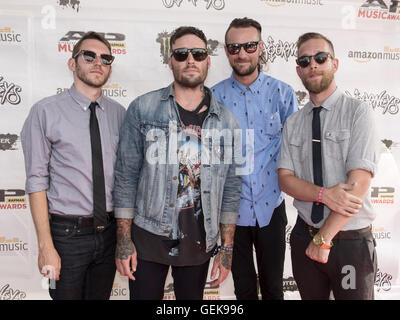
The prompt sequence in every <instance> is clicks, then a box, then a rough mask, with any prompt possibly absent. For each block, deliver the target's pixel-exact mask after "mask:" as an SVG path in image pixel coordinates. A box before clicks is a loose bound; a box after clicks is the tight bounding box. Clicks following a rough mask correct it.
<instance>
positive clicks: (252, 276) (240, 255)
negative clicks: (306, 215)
mask: <svg viewBox="0 0 400 320" xmlns="http://www.w3.org/2000/svg"><path fill="white" fill-rule="evenodd" d="M286 224H287V218H286V210H285V201H283V202H282V203H281V205H280V206H279V207H277V208H275V210H274V213H273V215H272V218H271V222H270V224H269V225H268V226H265V227H263V228H260V227H259V226H258V224H257V226H255V227H241V226H237V227H236V231H235V242H234V248H233V260H232V276H233V281H234V286H235V295H236V298H237V299H238V300H258V290H257V273H256V270H255V266H254V256H253V245H254V248H255V250H256V258H257V269H258V276H259V283H260V291H261V296H262V299H263V300H282V299H283V279H282V278H283V267H284V261H285V249H286V242H285V232H286Z"/></svg>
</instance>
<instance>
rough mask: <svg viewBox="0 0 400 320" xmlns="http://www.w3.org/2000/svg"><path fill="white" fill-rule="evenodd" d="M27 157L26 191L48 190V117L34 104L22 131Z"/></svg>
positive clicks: (49, 143)
mask: <svg viewBox="0 0 400 320" xmlns="http://www.w3.org/2000/svg"><path fill="white" fill-rule="evenodd" d="M21 143H22V149H23V153H24V159H25V171H26V184H25V189H26V193H28V194H29V193H33V192H38V191H43V190H47V189H48V187H49V169H48V168H49V161H50V155H51V142H50V141H49V140H48V139H47V137H46V117H45V112H44V110H43V108H42V107H41V106H40V105H39V104H36V105H34V106H33V107H32V108H31V110H30V112H29V115H28V117H27V119H26V120H25V123H24V125H23V127H22V131H21Z"/></svg>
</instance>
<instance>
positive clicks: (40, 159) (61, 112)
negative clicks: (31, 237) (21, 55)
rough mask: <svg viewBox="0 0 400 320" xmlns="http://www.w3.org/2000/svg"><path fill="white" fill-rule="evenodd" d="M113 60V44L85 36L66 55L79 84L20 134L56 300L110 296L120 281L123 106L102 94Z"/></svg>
mask: <svg viewBox="0 0 400 320" xmlns="http://www.w3.org/2000/svg"><path fill="white" fill-rule="evenodd" d="M113 60H114V57H113V56H112V54H111V46H110V44H109V43H108V41H107V40H105V39H104V37H102V36H101V35H100V34H98V33H96V32H88V33H86V34H85V35H84V36H83V37H82V38H81V39H80V40H79V41H78V42H77V43H76V45H75V47H74V50H73V52H72V57H71V58H70V59H69V60H68V68H69V69H70V70H71V71H72V73H73V77H74V83H73V85H72V86H71V88H70V89H69V90H67V91H64V92H62V93H60V94H57V95H54V96H51V97H47V98H44V99H42V100H40V101H39V102H37V103H36V104H35V105H34V106H33V107H32V108H31V110H30V113H29V115H28V118H27V119H26V121H25V124H24V126H23V129H22V132H21V141H22V147H23V151H24V157H25V167H26V176H27V179H26V192H27V193H28V194H29V201H30V208H31V213H32V217H33V221H34V223H35V227H36V233H37V237H38V245H39V256H38V266H39V271H40V272H41V273H42V274H43V275H44V276H45V277H48V278H50V279H53V282H51V283H50V296H51V297H52V298H53V299H55V300H60V299H74V300H81V299H108V298H109V297H110V293H111V289H112V285H113V281H114V276H115V270H116V267H115V261H114V256H115V245H116V223H115V219H114V213H113V202H112V189H113V184H114V163H115V159H116V150H117V144H118V135H119V129H120V127H121V125H122V121H123V119H124V116H125V109H124V107H122V106H121V105H120V104H118V103H117V102H116V101H113V100H111V99H109V98H107V97H105V96H103V95H102V86H103V85H104V84H105V83H106V82H107V80H108V78H109V76H110V74H111V64H112V62H113ZM55 280H56V282H55ZM54 282H55V283H54Z"/></svg>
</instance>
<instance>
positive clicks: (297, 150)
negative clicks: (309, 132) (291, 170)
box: [289, 135, 306, 165]
mask: <svg viewBox="0 0 400 320" xmlns="http://www.w3.org/2000/svg"><path fill="white" fill-rule="evenodd" d="M304 141H305V139H304V138H303V137H301V136H297V135H296V136H293V137H291V139H290V140H289V152H290V155H291V157H292V159H293V160H294V162H295V165H296V162H297V163H298V162H299V161H303V160H304V159H305V158H306V150H305V149H306V147H305V145H304Z"/></svg>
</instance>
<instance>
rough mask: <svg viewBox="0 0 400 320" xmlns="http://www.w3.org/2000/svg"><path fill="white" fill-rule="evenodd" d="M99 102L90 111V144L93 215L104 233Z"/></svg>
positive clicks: (103, 189)
mask: <svg viewBox="0 0 400 320" xmlns="http://www.w3.org/2000/svg"><path fill="white" fill-rule="evenodd" d="M97 105H98V104H97V102H92V103H91V104H90V106H89V109H90V143H91V146H92V176H93V215H94V226H95V229H96V230H97V231H102V230H103V229H104V227H105V226H106V224H107V213H106V192H105V184H104V169H103V154H102V152H101V138H100V129H99V122H98V121H97V117H96V106H97Z"/></svg>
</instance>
